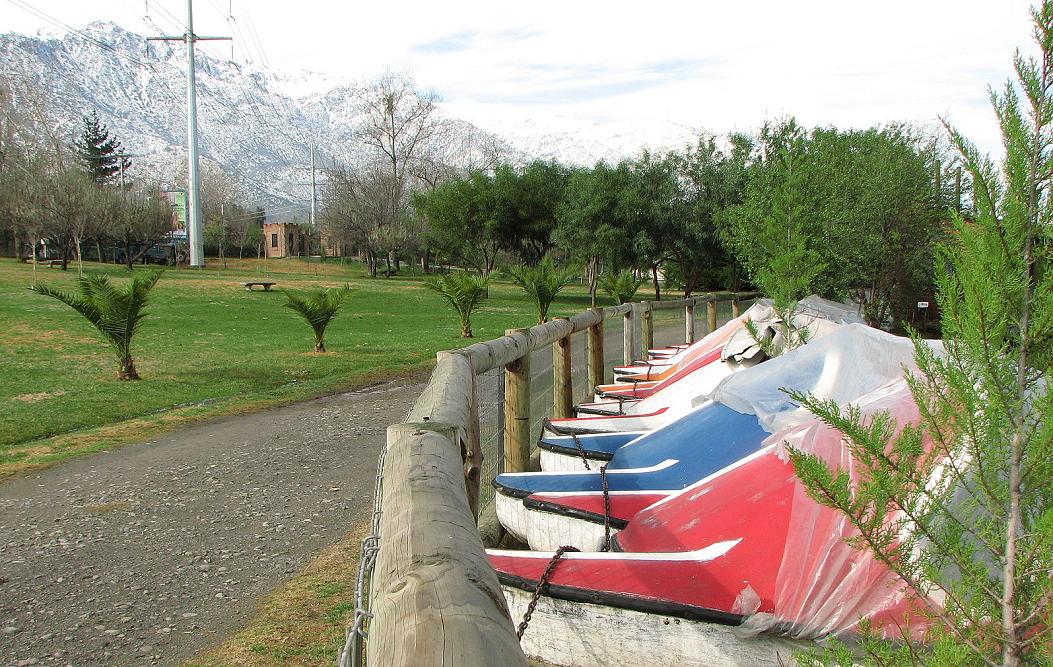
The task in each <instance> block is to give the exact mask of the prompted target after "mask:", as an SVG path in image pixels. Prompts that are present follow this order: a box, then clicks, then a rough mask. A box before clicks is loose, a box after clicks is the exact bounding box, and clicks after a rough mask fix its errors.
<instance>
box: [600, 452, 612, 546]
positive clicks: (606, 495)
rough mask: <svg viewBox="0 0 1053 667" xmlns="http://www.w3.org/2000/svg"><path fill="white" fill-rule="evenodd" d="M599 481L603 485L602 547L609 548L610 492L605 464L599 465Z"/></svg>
mask: <svg viewBox="0 0 1053 667" xmlns="http://www.w3.org/2000/svg"><path fill="white" fill-rule="evenodd" d="M600 483H601V484H602V485H603V548H602V549H600V551H610V550H611V494H610V490H609V489H608V488H607V466H606V465H602V466H600Z"/></svg>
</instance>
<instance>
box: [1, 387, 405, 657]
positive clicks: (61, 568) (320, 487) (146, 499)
mask: <svg viewBox="0 0 1053 667" xmlns="http://www.w3.org/2000/svg"><path fill="white" fill-rule="evenodd" d="M422 380H423V378H417V379H414V380H408V381H404V382H397V383H391V384H387V385H382V386H378V387H373V388H369V389H365V390H362V391H358V392H352V393H348V394H343V395H339V396H332V397H328V398H323V399H318V400H314V401H309V402H306V403H301V404H297V405H293V406H289V407H286V408H281V409H277V410H272V411H268V412H265V413H260V414H255V415H249V416H245V417H235V418H227V419H222V420H219V421H215V422H210V423H207V424H203V425H200V426H196V427H193V428H188V429H184V430H181V431H177V432H173V433H170V434H168V435H167V436H165V437H163V438H160V439H158V440H156V441H152V442H148V443H146V444H143V445H134V446H129V447H124V448H122V449H117V450H114V451H112V452H104V453H101V454H97V455H94V456H91V457H87V458H82V459H78V460H74V461H70V462H67V463H64V464H62V465H60V466H57V467H55V468H52V469H50V470H47V471H44V472H41V473H38V474H34V475H30V476H27V477H24V478H20V479H15V480H11V481H8V482H6V483H4V484H2V485H0V563H2V569H0V665H18V666H21V665H38V664H39V665H67V664H68V665H76V666H77V667H80V666H81V665H173V664H179V663H180V662H181V661H183V660H185V659H187V658H190V657H192V656H193V655H195V654H197V653H198V652H200V651H201V650H203V649H206V648H208V647H211V646H213V645H215V644H217V643H219V642H220V641H221V640H222V639H223V638H224V637H225V636H226V635H227V634H229V633H230V632H232V631H233V630H235V629H237V628H239V627H240V626H241V625H243V624H244V622H245V621H246V619H248V618H249V617H250V616H251V615H252V613H253V611H254V609H255V605H256V601H257V599H258V598H259V596H261V595H263V594H266V593H268V592H269V591H271V590H273V589H274V588H275V587H276V586H278V585H279V584H280V583H282V582H283V581H285V580H287V579H289V578H290V577H291V575H292V574H293V573H294V572H296V571H297V570H298V569H300V568H301V567H302V566H303V565H304V564H305V563H306V561H307V560H309V559H310V558H311V557H312V556H313V555H314V554H315V553H317V552H318V551H319V550H321V549H322V548H324V547H326V546H328V545H330V544H333V543H335V542H337V541H338V540H339V539H340V538H341V537H342V536H344V535H345V534H346V533H347V532H348V531H349V530H350V529H351V528H352V526H353V525H354V524H355V523H357V522H359V521H363V520H366V519H367V518H368V516H369V511H370V508H371V503H372V493H373V483H374V476H375V469H376V458H377V454H378V452H379V450H380V447H381V445H382V443H383V438H384V429H385V427H386V426H387V425H388V424H391V423H396V422H398V421H399V420H400V419H401V418H402V417H403V416H404V414H405V412H406V410H407V408H408V406H409V404H410V402H411V401H412V400H413V399H414V398H416V396H417V395H418V394H419V393H420V391H421V389H422V385H421V384H419V383H420V382H421V381H422Z"/></svg>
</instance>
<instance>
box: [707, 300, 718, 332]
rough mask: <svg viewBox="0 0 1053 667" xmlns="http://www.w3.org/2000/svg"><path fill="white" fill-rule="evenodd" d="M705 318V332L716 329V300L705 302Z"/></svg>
mask: <svg viewBox="0 0 1053 667" xmlns="http://www.w3.org/2000/svg"><path fill="white" fill-rule="evenodd" d="M706 320H707V322H708V323H709V331H707V332H706V333H713V332H714V331H716V330H717V302H716V300H712V301H707V302H706Z"/></svg>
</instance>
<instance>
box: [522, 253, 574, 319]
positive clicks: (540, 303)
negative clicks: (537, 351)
mask: <svg viewBox="0 0 1053 667" xmlns="http://www.w3.org/2000/svg"><path fill="white" fill-rule="evenodd" d="M508 275H509V276H511V278H512V282H514V283H515V284H516V285H518V286H519V288H520V289H522V290H523V291H524V292H526V294H527V296H528V297H530V300H531V301H532V302H533V303H534V306H535V307H536V308H537V323H538V324H544V323H545V322H548V309H549V307H550V306H551V305H552V302H553V301H555V300H556V295H557V294H559V293H560V292H561V291H562V290H563V288H564V287H566V286H567V285H569V284H570V283H571V281H572V280H574V276H575V275H577V271H575V270H574V268H573V267H565V268H562V269H559V268H556V265H555V264H553V262H552V258H551V257H545V259H543V260H541V261H540V262H538V264H537V266H518V267H513V268H510V269H508Z"/></svg>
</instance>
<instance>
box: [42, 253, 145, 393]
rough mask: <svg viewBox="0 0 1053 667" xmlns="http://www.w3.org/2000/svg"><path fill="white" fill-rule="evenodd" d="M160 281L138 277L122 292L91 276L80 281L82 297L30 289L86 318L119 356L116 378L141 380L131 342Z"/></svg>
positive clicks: (46, 287) (107, 280) (107, 282)
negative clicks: (149, 299)
mask: <svg viewBox="0 0 1053 667" xmlns="http://www.w3.org/2000/svg"><path fill="white" fill-rule="evenodd" d="M160 278H161V272H160V271H152V272H150V273H148V274H145V275H139V276H135V277H134V278H132V280H131V282H130V283H129V284H128V287H127V288H125V289H123V290H122V289H120V288H117V287H114V286H113V285H111V284H110V280H109V278H107V277H106V276H102V275H94V274H89V275H86V276H81V277H80V278H78V279H77V287H78V289H79V291H80V293H79V294H71V293H66V292H61V291H59V290H56V289H53V288H51V287H48V286H47V285H43V284H39V283H38V284H36V285H34V286H33V287H32V288H31V289H32V290H33V291H34V292H36V293H37V294H43V295H44V296H50V297H52V298H55V299H58V300H59V301H61V302H62V303H64V304H66V305H67V306H69V307H70V308H72V309H74V310H76V311H77V312H78V313H80V314H81V315H83V316H84V318H85V319H86V320H88V322H90V323H91V325H92V326H94V327H95V328H96V329H98V330H99V332H100V333H102V335H103V336H104V337H105V338H106V340H107V341H108V342H109V343H110V346H111V347H112V348H113V351H114V352H115V353H116V355H117V361H118V363H119V364H120V367H119V369H118V371H117V378H118V379H120V380H138V379H139V373H138V372H136V370H135V361H134V360H133V359H132V338H133V337H134V336H135V333H136V332H137V331H138V330H139V325H140V324H141V323H142V321H143V318H144V317H146V311H145V308H146V305H147V296H148V295H149V293H150V290H152V289H153V288H154V285H156V284H157V281H158V280H160Z"/></svg>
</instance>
